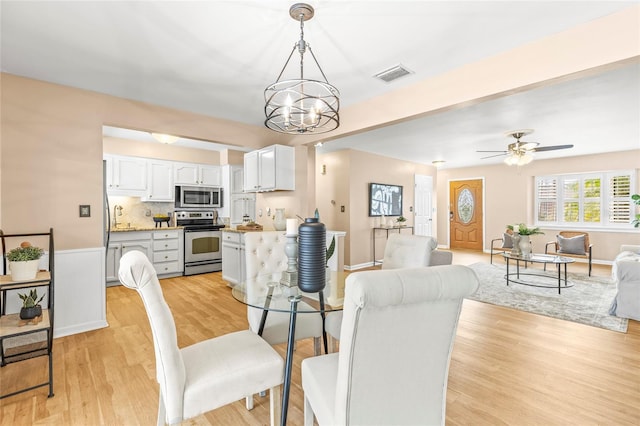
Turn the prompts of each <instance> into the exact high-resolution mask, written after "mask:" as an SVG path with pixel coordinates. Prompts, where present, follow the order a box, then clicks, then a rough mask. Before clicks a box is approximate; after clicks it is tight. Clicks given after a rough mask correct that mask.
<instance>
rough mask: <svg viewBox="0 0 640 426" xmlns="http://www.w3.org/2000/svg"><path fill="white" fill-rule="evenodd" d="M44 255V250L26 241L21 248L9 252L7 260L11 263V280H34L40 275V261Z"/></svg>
mask: <svg viewBox="0 0 640 426" xmlns="http://www.w3.org/2000/svg"><path fill="white" fill-rule="evenodd" d="M43 254H44V250H43V249H41V248H39V247H35V246H32V245H31V243H30V242H28V241H24V242H23V243H22V244H20V247H16V248H14V249H12V250H9V252H8V253H7V260H8V261H9V262H10V263H9V269H11V279H12V280H13V281H27V280H32V279H34V278H35V277H36V274H37V273H38V264H39V263H40V261H39V259H40V258H41V257H42V255H43Z"/></svg>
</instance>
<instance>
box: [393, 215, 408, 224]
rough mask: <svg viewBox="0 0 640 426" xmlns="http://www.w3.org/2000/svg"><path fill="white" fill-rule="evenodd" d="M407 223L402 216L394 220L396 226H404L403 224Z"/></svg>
mask: <svg viewBox="0 0 640 426" xmlns="http://www.w3.org/2000/svg"><path fill="white" fill-rule="evenodd" d="M406 221H407V218H406V217H404V216H398V218H397V219H396V222H397V223H398V226H404V223H405V222H406Z"/></svg>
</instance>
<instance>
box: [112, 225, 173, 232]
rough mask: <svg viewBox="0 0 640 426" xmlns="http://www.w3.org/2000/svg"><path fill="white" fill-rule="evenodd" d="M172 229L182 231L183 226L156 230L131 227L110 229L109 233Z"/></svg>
mask: <svg viewBox="0 0 640 426" xmlns="http://www.w3.org/2000/svg"><path fill="white" fill-rule="evenodd" d="M172 229H184V226H169V227H167V226H163V227H162V228H156V227H155V226H132V227H130V228H111V232H136V231H169V230H172Z"/></svg>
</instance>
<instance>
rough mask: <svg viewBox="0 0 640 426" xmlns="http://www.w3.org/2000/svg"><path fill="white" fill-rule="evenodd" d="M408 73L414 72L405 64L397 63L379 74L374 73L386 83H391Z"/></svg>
mask: <svg viewBox="0 0 640 426" xmlns="http://www.w3.org/2000/svg"><path fill="white" fill-rule="evenodd" d="M408 74H413V72H412V71H409V70H408V69H407V68H405V67H404V66H403V65H396V66H394V67H391V68H389V69H387V70H384V71H382V72H379V73H378V74H376V75H374V77H375V78H379V79H380V80H382V81H384V82H386V83H390V82H392V81H393V80H396V79H398V78H400V77H404V76H405V75H408Z"/></svg>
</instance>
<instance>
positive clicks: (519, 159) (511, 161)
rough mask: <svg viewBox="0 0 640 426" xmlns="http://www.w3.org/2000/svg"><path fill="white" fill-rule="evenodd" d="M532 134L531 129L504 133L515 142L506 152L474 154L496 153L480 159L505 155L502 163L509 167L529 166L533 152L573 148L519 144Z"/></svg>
mask: <svg viewBox="0 0 640 426" xmlns="http://www.w3.org/2000/svg"><path fill="white" fill-rule="evenodd" d="M531 133H533V129H522V130H512V131H510V132H506V133H505V134H506V135H507V136H511V137H512V138H514V139H515V140H516V141H515V142H512V143H510V144H509V145H508V146H507V150H506V151H476V152H498V153H499V154H494V155H489V156H487V157H482V158H481V159H482V160H484V159H486V158H493V157H498V156H500V155H506V156H507V158H505V159H504V162H505V163H507V164H508V165H510V166H514V165H515V166H523V165H525V164H529V163H530V162H531V161H532V160H533V155H531V153H533V152H542V151H555V150H557V149H568V148H573V145H553V146H540V147H539V146H538V145H540V144H539V143H538V142H521V141H520V138H522V137H523V136H526V135H530V134H531Z"/></svg>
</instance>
